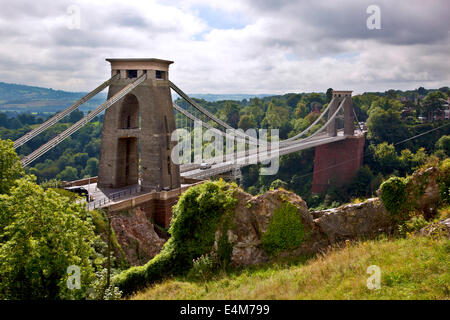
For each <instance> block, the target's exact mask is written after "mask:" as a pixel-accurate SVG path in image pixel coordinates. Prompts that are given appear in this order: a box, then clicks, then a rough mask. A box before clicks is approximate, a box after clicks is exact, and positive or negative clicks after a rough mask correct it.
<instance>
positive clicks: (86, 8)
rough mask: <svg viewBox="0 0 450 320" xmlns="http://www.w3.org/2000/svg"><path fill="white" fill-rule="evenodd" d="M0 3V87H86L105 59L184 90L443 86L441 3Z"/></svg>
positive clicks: (445, 25)
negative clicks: (149, 63)
mask: <svg viewBox="0 0 450 320" xmlns="http://www.w3.org/2000/svg"><path fill="white" fill-rule="evenodd" d="M369 5H377V6H378V7H379V8H380V22H381V29H373V30H370V29H368V28H367V19H368V18H369V17H370V16H371V14H370V13H367V11H366V10H367V7H368V6H369ZM0 8H1V10H0V43H1V44H0V81H3V82H11V83H21V84H28V85H37V86H42V87H51V88H54V89H62V90H70V91H89V90H91V89H93V88H95V87H96V86H97V85H98V84H99V83H100V82H102V81H104V80H105V79H107V78H108V75H109V74H110V70H109V64H108V63H107V62H106V61H105V58H112V57H114V58H122V57H133V58H139V57H153V58H161V59H168V60H173V61H175V63H174V64H173V65H172V66H171V73H170V78H171V80H172V81H173V82H174V83H176V84H177V85H178V86H179V87H180V88H182V89H183V90H184V91H186V92H189V93H250V94H256V93H287V92H311V91H325V90H326V89H327V88H329V87H332V88H334V89H346V90H354V91H355V92H364V91H384V90H387V89H389V88H395V89H414V88H417V87H419V86H424V87H426V88H438V87H442V86H450V59H449V53H450V1H448V0H428V1H423V0H402V1H392V0H387V1H385V0H370V1H364V0H348V1H329V0H327V1H322V0H314V1H312V0H311V1H308V0H305V1H295V0H278V1H276V0H239V1H238V0H226V1H225V0H159V1H157V0H154V1H152V0H146V1H136V0H126V1H116V0H108V1H106V0H86V1H84V0H78V1H77V0H72V1H66V0H58V1H56V0H53V1H49V0H39V1H35V0H28V1H24V0H14V1H11V0H0ZM78 12H79V19H77V17H78V15H77V13H78ZM77 21H79V25H78V24H77ZM371 21H372V20H371Z"/></svg>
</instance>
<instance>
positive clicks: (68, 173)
mask: <svg viewBox="0 0 450 320" xmlns="http://www.w3.org/2000/svg"><path fill="white" fill-rule="evenodd" d="M56 179H58V180H64V181H72V180H77V179H78V170H77V169H76V168H74V167H71V166H67V167H66V168H65V169H64V170H63V171H61V172H60V173H58V175H57V176H56Z"/></svg>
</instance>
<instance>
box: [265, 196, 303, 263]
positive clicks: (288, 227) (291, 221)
mask: <svg viewBox="0 0 450 320" xmlns="http://www.w3.org/2000/svg"><path fill="white" fill-rule="evenodd" d="M306 236H307V235H306V232H305V229H304V226H303V223H302V218H301V216H300V214H299V212H298V209H297V207H296V206H295V205H293V204H292V203H289V202H285V203H283V204H282V205H281V206H280V207H279V208H278V209H276V210H275V212H274V214H273V217H272V220H271V221H270V224H269V227H268V229H267V231H266V232H265V233H264V234H263V235H262V237H261V240H262V246H263V248H264V251H266V253H267V254H269V255H276V254H278V253H280V252H282V251H285V250H293V249H295V248H297V247H298V246H299V245H300V244H301V243H302V242H303V240H304V239H305V238H306Z"/></svg>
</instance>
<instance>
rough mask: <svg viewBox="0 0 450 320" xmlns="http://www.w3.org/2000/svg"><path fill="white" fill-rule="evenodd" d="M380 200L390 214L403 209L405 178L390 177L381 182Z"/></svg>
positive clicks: (405, 198) (398, 213) (405, 196)
mask: <svg viewBox="0 0 450 320" xmlns="http://www.w3.org/2000/svg"><path fill="white" fill-rule="evenodd" d="M380 189H381V201H383V204H384V206H385V207H386V209H387V210H388V211H389V213H390V214H391V215H392V216H399V215H400V214H401V213H402V212H403V211H404V210H405V204H406V200H407V195H406V179H404V178H399V177H391V178H389V179H388V180H386V181H385V182H383V183H382V184H381V187H380Z"/></svg>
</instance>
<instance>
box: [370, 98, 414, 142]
mask: <svg viewBox="0 0 450 320" xmlns="http://www.w3.org/2000/svg"><path fill="white" fill-rule="evenodd" d="M401 109H402V104H401V103H399V102H398V101H393V100H389V99H385V98H381V99H379V100H376V101H374V102H373V103H372V106H371V107H370V109H369V118H368V119H367V128H368V130H369V133H368V137H369V138H370V139H372V140H374V141H375V142H376V143H381V142H383V141H387V142H389V143H393V142H397V141H399V140H402V139H404V138H405V137H406V135H407V128H406V125H405V124H404V123H403V122H402V119H401Z"/></svg>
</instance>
